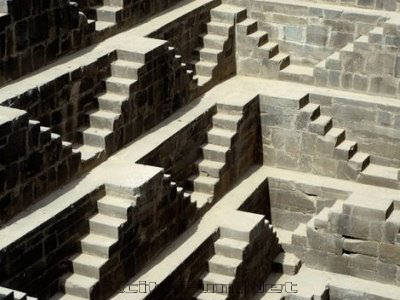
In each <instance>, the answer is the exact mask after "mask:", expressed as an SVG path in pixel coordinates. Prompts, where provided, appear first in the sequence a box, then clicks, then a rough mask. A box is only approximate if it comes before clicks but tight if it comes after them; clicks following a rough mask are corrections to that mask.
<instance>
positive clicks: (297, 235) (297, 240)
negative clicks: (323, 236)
mask: <svg viewBox="0 0 400 300" xmlns="http://www.w3.org/2000/svg"><path fill="white" fill-rule="evenodd" d="M328 217H329V216H328ZM290 244H291V245H293V246H294V247H297V248H306V247H307V226H306V224H304V223H301V224H299V226H297V228H296V229H295V230H294V232H293V234H292V236H291V240H290Z"/></svg>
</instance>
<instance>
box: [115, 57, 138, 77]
mask: <svg viewBox="0 0 400 300" xmlns="http://www.w3.org/2000/svg"><path fill="white" fill-rule="evenodd" d="M143 66H144V65H143V64H142V63H138V62H132V61H127V60H122V59H118V60H116V61H114V62H113V63H112V64H111V74H112V76H115V77H122V78H128V79H134V80H137V79H138V78H139V75H140V72H141V68H142V67H143Z"/></svg>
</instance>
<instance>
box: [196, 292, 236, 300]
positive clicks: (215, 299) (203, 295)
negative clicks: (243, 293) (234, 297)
mask: <svg viewBox="0 0 400 300" xmlns="http://www.w3.org/2000/svg"><path fill="white" fill-rule="evenodd" d="M194 298H195V299H197V300H226V299H228V295H226V294H217V293H210V292H204V291H199V292H197V293H196V295H195V296H194Z"/></svg>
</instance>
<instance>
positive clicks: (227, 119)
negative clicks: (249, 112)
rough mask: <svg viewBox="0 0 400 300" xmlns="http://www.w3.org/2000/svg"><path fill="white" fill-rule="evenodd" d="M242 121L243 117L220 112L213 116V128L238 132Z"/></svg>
mask: <svg viewBox="0 0 400 300" xmlns="http://www.w3.org/2000/svg"><path fill="white" fill-rule="evenodd" d="M241 119H242V116H241V115H231V114H224V113H221V112H218V113H217V114H215V115H214V116H213V118H212V123H213V126H214V127H216V128H222V129H228V130H232V131H236V130H237V128H238V124H239V122H240V120H241Z"/></svg>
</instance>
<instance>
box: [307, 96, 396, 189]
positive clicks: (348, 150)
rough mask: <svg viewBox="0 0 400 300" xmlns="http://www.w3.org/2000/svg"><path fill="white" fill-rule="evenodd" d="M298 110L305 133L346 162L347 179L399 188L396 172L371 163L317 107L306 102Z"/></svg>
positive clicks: (343, 131)
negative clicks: (304, 120) (310, 134)
mask: <svg viewBox="0 0 400 300" xmlns="http://www.w3.org/2000/svg"><path fill="white" fill-rule="evenodd" d="M300 107H301V108H300V113H301V114H304V116H305V118H306V119H308V120H309V122H308V124H307V128H308V130H309V131H310V132H312V133H314V134H316V135H318V136H319V137H320V142H321V143H328V144H329V145H330V148H332V155H333V157H334V158H336V159H338V160H342V161H345V162H347V166H348V168H347V174H348V176H349V178H350V179H352V180H356V181H359V182H362V183H367V184H368V183H373V184H375V185H379V186H385V187H389V188H396V189H397V188H399V187H400V181H399V180H400V170H399V169H397V168H392V167H387V166H382V165H378V164H374V163H371V161H370V160H371V156H370V155H369V154H368V153H364V152H361V151H359V150H358V144H357V142H355V141H352V140H349V139H347V138H346V131H345V130H344V129H343V128H337V127H334V126H333V122H332V118H331V117H329V116H326V115H322V114H321V111H320V106H319V105H317V104H313V103H309V102H308V100H307V102H303V103H300Z"/></svg>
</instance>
